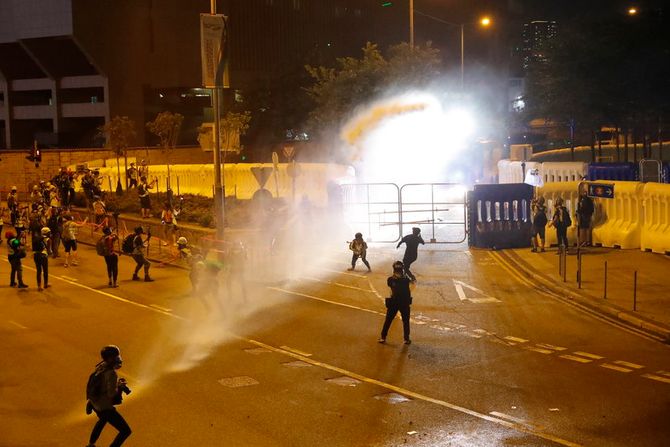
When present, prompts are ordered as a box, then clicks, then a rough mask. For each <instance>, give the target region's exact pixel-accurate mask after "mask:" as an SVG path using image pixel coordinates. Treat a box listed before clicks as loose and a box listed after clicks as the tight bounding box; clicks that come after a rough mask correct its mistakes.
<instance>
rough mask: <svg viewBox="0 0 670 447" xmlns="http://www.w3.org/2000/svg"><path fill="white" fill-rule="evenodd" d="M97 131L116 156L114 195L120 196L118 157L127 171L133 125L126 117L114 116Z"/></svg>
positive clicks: (133, 131) (121, 190) (121, 189)
mask: <svg viewBox="0 0 670 447" xmlns="http://www.w3.org/2000/svg"><path fill="white" fill-rule="evenodd" d="M98 129H99V131H100V133H101V134H103V135H104V136H105V140H106V146H107V147H108V148H110V149H111V150H113V151H114V153H115V154H116V170H117V177H118V181H117V183H116V193H117V194H118V195H121V194H122V193H123V188H122V187H121V167H120V163H119V157H120V156H121V155H123V158H124V161H125V163H124V164H125V169H126V171H127V170H128V148H129V147H130V146H131V143H132V141H133V140H134V138H135V137H136V136H137V132H135V123H134V122H133V121H132V120H131V119H130V118H128V117H127V116H115V117H114V118H112V119H111V120H110V121H109V122H107V123H106V124H105V125H104V126H100V127H99V128H98ZM127 188H128V179H127V178H126V189H127Z"/></svg>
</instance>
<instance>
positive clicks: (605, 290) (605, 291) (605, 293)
mask: <svg viewBox="0 0 670 447" xmlns="http://www.w3.org/2000/svg"><path fill="white" fill-rule="evenodd" d="M603 299H604V300H606V299H607V261H605V284H604V287H603Z"/></svg>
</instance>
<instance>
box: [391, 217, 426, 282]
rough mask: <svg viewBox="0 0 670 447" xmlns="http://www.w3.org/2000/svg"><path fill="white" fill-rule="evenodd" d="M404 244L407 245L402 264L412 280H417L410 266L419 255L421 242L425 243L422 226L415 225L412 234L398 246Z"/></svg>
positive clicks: (398, 246)
mask: <svg viewBox="0 0 670 447" xmlns="http://www.w3.org/2000/svg"><path fill="white" fill-rule="evenodd" d="M402 244H405V245H406V248H405V255H404V256H403V258H402V264H403V266H404V268H405V273H406V274H407V276H408V277H409V279H410V280H411V281H412V282H416V277H415V276H414V274H412V272H411V271H410V270H409V267H410V266H411V265H412V263H413V262H414V261H416V259H417V258H418V257H419V253H418V251H419V244H421V245H425V242H424V241H423V238H422V237H421V228H418V227H414V228H412V234H408V235H407V236H405V237H403V238H402V239H401V240H400V242H398V245H397V246H396V248H400V246H401V245H402Z"/></svg>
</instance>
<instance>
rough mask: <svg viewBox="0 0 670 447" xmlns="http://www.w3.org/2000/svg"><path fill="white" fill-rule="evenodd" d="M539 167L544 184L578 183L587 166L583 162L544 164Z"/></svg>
mask: <svg viewBox="0 0 670 447" xmlns="http://www.w3.org/2000/svg"><path fill="white" fill-rule="evenodd" d="M538 164H539V163H538ZM540 165H541V168H540V172H541V174H542V178H543V179H544V183H551V182H578V181H580V180H581V179H582V178H584V176H585V175H586V172H587V166H588V165H587V164H586V163H583V162H546V163H541V164H540Z"/></svg>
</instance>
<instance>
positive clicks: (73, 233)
mask: <svg viewBox="0 0 670 447" xmlns="http://www.w3.org/2000/svg"><path fill="white" fill-rule="evenodd" d="M87 221H88V217H87V218H86V219H84V221H83V222H82V223H77V222H75V221H74V217H72V215H71V214H69V215H67V216H65V222H64V223H63V247H64V248H65V264H63V267H68V266H69V265H70V264H72V265H74V266H77V265H79V256H78V255H77V232H78V231H79V228H80V227H83V226H84V225H86V222H87ZM70 256H72V262H70Z"/></svg>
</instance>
